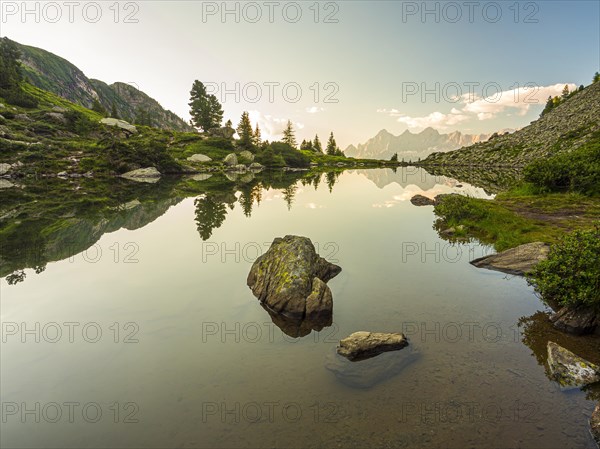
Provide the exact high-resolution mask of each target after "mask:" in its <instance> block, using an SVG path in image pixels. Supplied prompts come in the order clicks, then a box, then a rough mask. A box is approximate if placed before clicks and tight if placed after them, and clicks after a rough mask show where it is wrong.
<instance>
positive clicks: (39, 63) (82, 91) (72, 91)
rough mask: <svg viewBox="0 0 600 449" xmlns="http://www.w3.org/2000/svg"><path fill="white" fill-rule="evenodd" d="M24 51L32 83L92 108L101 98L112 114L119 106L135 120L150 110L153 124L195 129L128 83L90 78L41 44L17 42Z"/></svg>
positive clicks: (122, 113)
mask: <svg viewBox="0 0 600 449" xmlns="http://www.w3.org/2000/svg"><path fill="white" fill-rule="evenodd" d="M17 47H18V48H19V50H20V52H21V63H22V71H23V75H24V77H25V78H26V79H27V81H29V83H31V84H32V85H34V86H36V87H38V88H40V89H43V90H46V91H49V92H52V93H54V94H56V95H58V96H60V97H62V98H65V99H67V100H70V101H72V102H73V103H77V104H79V105H81V106H84V107H87V108H91V107H92V104H93V102H94V100H98V101H99V102H100V104H101V105H102V106H103V107H104V109H105V110H106V111H107V113H108V114H110V112H111V111H112V109H113V105H114V107H115V109H116V112H117V115H118V116H119V118H123V119H125V120H127V121H130V122H135V121H136V120H137V119H138V118H139V117H138V116H139V115H140V110H143V111H144V112H145V113H147V114H148V116H149V118H150V120H151V124H152V125H153V126H156V127H159V128H163V129H173V130H176V131H192V127H191V126H190V125H189V124H188V123H186V122H185V121H184V120H183V119H181V118H180V117H178V116H177V115H176V114H174V113H173V112H171V111H167V110H165V109H164V108H163V107H162V106H161V105H160V104H159V103H158V102H157V101H156V100H154V99H152V98H150V97H149V96H148V95H146V94H145V93H144V92H142V91H140V90H138V89H136V88H135V87H134V86H130V85H128V84H125V83H114V84H112V85H108V84H106V83H104V82H102V81H99V80H93V79H89V78H88V77H87V76H85V74H84V73H83V72H82V71H81V70H80V69H79V68H77V67H76V66H75V65H74V64H72V63H71V62H69V61H67V60H66V59H64V58H61V57H60V56H57V55H55V54H53V53H50V52H48V51H46V50H43V49H41V48H36V47H31V46H28V45H22V44H18V43H17Z"/></svg>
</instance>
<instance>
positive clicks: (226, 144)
mask: <svg viewBox="0 0 600 449" xmlns="http://www.w3.org/2000/svg"><path fill="white" fill-rule="evenodd" d="M204 144H205V145H208V146H211V147H215V148H221V149H222V150H231V151H233V150H234V149H235V147H234V145H233V141H232V140H230V139H223V138H222V137H209V138H208V139H206V140H205V141H204Z"/></svg>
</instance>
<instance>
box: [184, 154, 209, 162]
mask: <svg viewBox="0 0 600 449" xmlns="http://www.w3.org/2000/svg"><path fill="white" fill-rule="evenodd" d="M187 160H188V161H190V162H210V161H212V159H211V158H209V157H208V156H206V155H204V154H200V153H197V154H194V155H192V156H190V157H188V158H187Z"/></svg>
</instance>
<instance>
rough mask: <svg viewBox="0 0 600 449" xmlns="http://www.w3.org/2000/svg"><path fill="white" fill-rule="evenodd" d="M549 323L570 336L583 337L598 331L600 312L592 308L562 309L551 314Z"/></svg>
mask: <svg viewBox="0 0 600 449" xmlns="http://www.w3.org/2000/svg"><path fill="white" fill-rule="evenodd" d="M550 321H551V322H552V324H553V325H554V327H555V328H557V329H559V330H561V331H563V332H568V333H570V334H575V335H585V334H593V333H595V332H597V331H600V311H598V309H596V308H593V307H562V308H561V309H559V310H558V312H556V313H554V314H552V316H551V317H550Z"/></svg>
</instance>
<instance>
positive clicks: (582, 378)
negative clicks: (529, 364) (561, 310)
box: [548, 341, 600, 388]
mask: <svg viewBox="0 0 600 449" xmlns="http://www.w3.org/2000/svg"><path fill="white" fill-rule="evenodd" d="M548 367H549V368H550V374H551V375H552V377H553V378H554V379H555V380H556V381H557V382H558V383H559V384H560V386H561V387H562V388H579V387H583V386H585V385H589V384H593V383H595V382H598V381H600V367H599V366H597V365H595V364H593V363H591V362H588V361H587V360H584V359H582V358H581V357H579V356H577V355H575V354H573V353H572V352H571V351H569V350H567V349H565V348H563V347H562V346H559V345H557V344H556V343H554V342H552V341H549V342H548Z"/></svg>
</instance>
